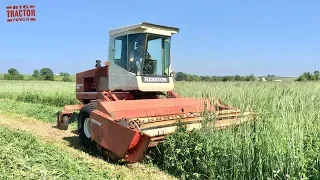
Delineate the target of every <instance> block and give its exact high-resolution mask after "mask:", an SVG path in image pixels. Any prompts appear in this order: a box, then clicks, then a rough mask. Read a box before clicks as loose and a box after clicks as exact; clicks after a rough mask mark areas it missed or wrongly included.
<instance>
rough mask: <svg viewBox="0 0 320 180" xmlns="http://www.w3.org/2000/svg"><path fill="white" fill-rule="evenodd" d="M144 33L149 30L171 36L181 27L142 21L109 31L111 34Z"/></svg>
mask: <svg viewBox="0 0 320 180" xmlns="http://www.w3.org/2000/svg"><path fill="white" fill-rule="evenodd" d="M131 32H132V33H142V32H149V33H155V34H160V35H167V36H171V35H172V34H176V33H178V32H179V28H176V27H170V26H163V25H158V24H152V23H148V22H142V23H139V24H134V25H129V26H125V27H120V28H116V29H111V30H110V31H109V35H110V36H113V35H117V34H126V33H131Z"/></svg>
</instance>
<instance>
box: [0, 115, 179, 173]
mask: <svg viewBox="0 0 320 180" xmlns="http://www.w3.org/2000/svg"><path fill="white" fill-rule="evenodd" d="M0 125H1V126H7V127H9V128H11V129H19V130H24V131H27V132H31V133H32V134H34V135H35V136H37V137H39V138H40V139H41V140H43V141H44V142H46V143H52V144H54V145H56V146H57V147H59V148H60V149H61V150H62V151H65V152H67V153H68V154H69V155H70V156H73V157H77V158H84V159H85V160H86V161H88V162H89V163H90V164H91V165H92V167H94V168H105V169H106V170H109V171H111V172H112V173H114V174H121V177H124V179H150V178H152V179H174V178H173V177H171V176H170V175H167V174H165V173H164V172H161V171H160V170H159V169H157V168H155V167H147V166H146V165H144V164H141V163H136V164H133V165H128V166H122V165H116V164H110V163H108V162H106V161H104V160H102V159H101V158H100V157H94V156H92V155H90V154H88V153H86V152H84V151H82V150H80V149H77V148H74V147H75V145H74V144H73V145H72V144H71V140H70V139H73V141H76V140H77V135H76V134H75V133H74V132H72V130H66V131H63V130H59V129H57V128H55V124H51V123H46V122H42V121H39V120H36V119H32V118H27V117H23V116H18V115H12V114H1V115H0Z"/></svg>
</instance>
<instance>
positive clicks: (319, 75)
mask: <svg viewBox="0 0 320 180" xmlns="http://www.w3.org/2000/svg"><path fill="white" fill-rule="evenodd" d="M313 75H314V77H315V79H316V80H320V72H319V71H314V72H313Z"/></svg>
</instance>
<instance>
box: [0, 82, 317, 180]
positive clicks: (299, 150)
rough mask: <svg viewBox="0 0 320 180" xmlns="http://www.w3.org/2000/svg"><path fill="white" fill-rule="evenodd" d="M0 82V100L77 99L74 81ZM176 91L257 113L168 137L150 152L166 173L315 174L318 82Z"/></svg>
mask: <svg viewBox="0 0 320 180" xmlns="http://www.w3.org/2000/svg"><path fill="white" fill-rule="evenodd" d="M0 83H1V84H2V87H4V88H1V89H0V98H8V99H13V100H16V101H23V102H31V103H40V104H46V105H52V106H57V107H62V106H63V105H64V104H73V103H76V102H77V100H76V98H75V93H74V91H75V83H74V82H70V83H64V82H32V83H31V82H26V81H16V82H12V81H0ZM175 91H176V92H178V93H179V94H180V95H182V96H184V97H201V96H217V97H218V98H220V99H221V100H222V101H224V102H225V103H227V104H229V105H231V106H235V107H239V108H241V109H245V108H246V107H247V106H250V107H251V108H252V109H254V111H255V112H256V113H257V115H258V116H257V123H256V124H255V125H248V126H240V128H238V129H237V130H235V131H233V130H231V129H229V130H224V131H214V130H210V129H209V130H208V129H207V130H201V131H197V132H194V133H191V134H187V133H178V134H174V135H172V136H170V137H168V140H167V141H166V142H165V143H164V144H163V146H162V148H160V150H161V154H160V155H159V154H157V155H153V154H155V153H156V152H158V151H157V150H155V151H151V154H150V155H151V157H152V158H155V157H158V158H155V160H154V161H153V162H154V163H156V164H162V165H161V167H162V168H164V169H166V170H167V171H168V172H169V173H171V174H175V175H177V176H179V177H182V176H184V177H188V178H190V179H203V178H208V177H209V178H211V179H247V177H257V178H258V179H266V178H273V177H274V175H275V174H276V175H277V176H279V177H283V178H285V177H289V176H290V177H297V178H298V179H300V178H303V177H309V178H315V179H317V178H318V177H319V175H318V174H319V173H320V168H319V167H318V164H317V161H318V160H319V159H320V154H319V153H318V149H320V136H319V135H318V134H319V133H318V132H319V130H320V126H319V121H320V112H319V109H320V96H319V92H320V84H319V83H317V82H305V83H298V82H283V83H282V82H281V83H279V82H213V83H205V82H176V84H175ZM159 157H160V158H159ZM164 157H165V158H164Z"/></svg>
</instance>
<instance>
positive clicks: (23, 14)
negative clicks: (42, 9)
mask: <svg viewBox="0 0 320 180" xmlns="http://www.w3.org/2000/svg"><path fill="white" fill-rule="evenodd" d="M6 9H7V17H8V18H7V22H21V21H35V20H36V10H35V5H20V6H7V8H6Z"/></svg>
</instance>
